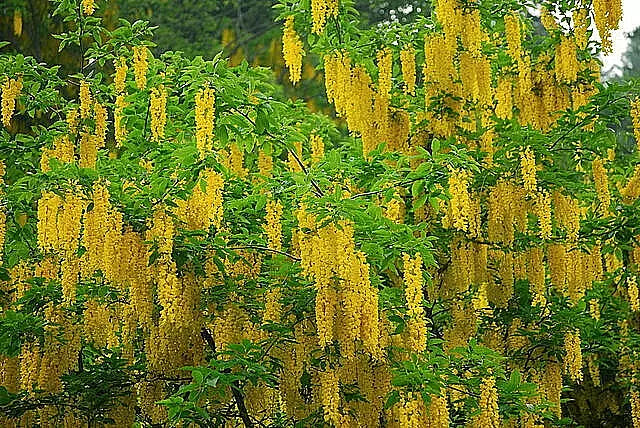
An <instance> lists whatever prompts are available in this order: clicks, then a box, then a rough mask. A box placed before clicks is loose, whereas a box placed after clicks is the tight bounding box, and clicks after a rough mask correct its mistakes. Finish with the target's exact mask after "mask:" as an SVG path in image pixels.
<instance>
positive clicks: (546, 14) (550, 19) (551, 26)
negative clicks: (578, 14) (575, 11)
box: [540, 7, 558, 33]
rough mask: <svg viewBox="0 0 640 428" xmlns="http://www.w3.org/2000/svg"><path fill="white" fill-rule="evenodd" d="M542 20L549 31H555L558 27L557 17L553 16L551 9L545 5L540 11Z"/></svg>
mask: <svg viewBox="0 0 640 428" xmlns="http://www.w3.org/2000/svg"><path fill="white" fill-rule="evenodd" d="M540 21H541V22H542V26H543V27H544V28H545V30H547V31H548V32H549V33H553V32H554V31H555V30H557V29H558V23H557V22H556V18H555V17H554V16H553V14H552V13H551V11H549V9H547V8H546V7H543V8H542V10H541V11H540Z"/></svg>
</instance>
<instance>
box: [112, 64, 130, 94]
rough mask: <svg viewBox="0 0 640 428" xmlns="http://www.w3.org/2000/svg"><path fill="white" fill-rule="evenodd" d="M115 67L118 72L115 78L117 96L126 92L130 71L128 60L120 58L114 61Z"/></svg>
mask: <svg viewBox="0 0 640 428" xmlns="http://www.w3.org/2000/svg"><path fill="white" fill-rule="evenodd" d="M113 67H114V68H115V70H116V73H115V76H114V77H113V86H114V87H115V90H116V94H118V95H120V94H122V93H123V92H124V90H125V84H126V80H127V71H128V70H129V67H127V59H126V58H125V57H120V58H118V59H117V60H114V61H113Z"/></svg>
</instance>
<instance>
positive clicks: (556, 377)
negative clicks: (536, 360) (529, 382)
mask: <svg viewBox="0 0 640 428" xmlns="http://www.w3.org/2000/svg"><path fill="white" fill-rule="evenodd" d="M540 389H541V390H542V392H543V393H544V398H545V399H546V400H548V401H549V402H551V403H553V404H554V406H553V407H554V410H555V414H556V416H558V417H560V415H561V410H562V408H561V407H560V396H561V395H562V366H561V365H560V364H559V363H557V362H552V361H550V362H547V364H546V365H545V368H544V372H543V373H542V379H541V380H540Z"/></svg>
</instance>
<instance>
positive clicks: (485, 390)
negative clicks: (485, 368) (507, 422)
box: [474, 377, 501, 428]
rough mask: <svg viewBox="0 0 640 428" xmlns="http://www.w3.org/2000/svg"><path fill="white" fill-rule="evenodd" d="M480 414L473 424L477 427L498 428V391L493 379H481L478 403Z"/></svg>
mask: <svg viewBox="0 0 640 428" xmlns="http://www.w3.org/2000/svg"><path fill="white" fill-rule="evenodd" d="M478 406H479V407H480V414H479V415H478V416H476V418H475V420H474V423H475V426H478V427H487V428H500V426H501V423H500V414H499V413H498V390H497V389H496V381H495V379H494V378H493V377H486V378H484V379H482V383H481V384H480V400H479V401H478Z"/></svg>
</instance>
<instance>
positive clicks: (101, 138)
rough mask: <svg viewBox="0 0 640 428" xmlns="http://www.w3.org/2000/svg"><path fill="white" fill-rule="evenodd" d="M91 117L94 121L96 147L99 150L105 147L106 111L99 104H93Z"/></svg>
mask: <svg viewBox="0 0 640 428" xmlns="http://www.w3.org/2000/svg"><path fill="white" fill-rule="evenodd" d="M93 117H94V120H95V124H96V125H95V133H94V135H95V138H96V142H97V144H96V146H97V147H98V149H101V148H103V147H104V146H105V143H106V138H107V109H106V107H105V106H103V105H102V104H100V103H99V102H97V101H96V102H95V103H94V104H93Z"/></svg>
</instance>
